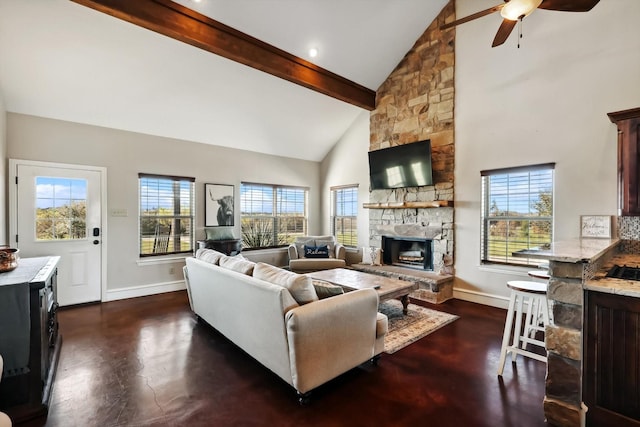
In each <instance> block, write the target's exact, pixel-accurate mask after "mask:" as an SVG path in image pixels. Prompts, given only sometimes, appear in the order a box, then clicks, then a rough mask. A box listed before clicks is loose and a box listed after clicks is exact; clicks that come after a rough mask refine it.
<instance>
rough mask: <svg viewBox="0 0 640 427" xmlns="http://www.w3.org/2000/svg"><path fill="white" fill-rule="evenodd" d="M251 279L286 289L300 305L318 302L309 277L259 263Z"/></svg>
mask: <svg viewBox="0 0 640 427" xmlns="http://www.w3.org/2000/svg"><path fill="white" fill-rule="evenodd" d="M253 277H255V278H256V279H260V280H264V281H265V282H269V283H273V284H274V285H279V286H282V287H283V288H287V289H288V290H289V293H290V294H291V296H292V297H293V299H295V300H296V302H297V303H298V304H300V305H302V304H307V303H309V302H312V301H317V300H318V295H317V294H316V291H315V289H314V287H313V283H312V282H311V277H308V276H305V275H303V274H296V273H292V272H290V271H287V270H283V269H281V268H278V267H274V266H273V265H269V264H265V263H263V262H259V263H257V264H256V266H255V268H254V269H253Z"/></svg>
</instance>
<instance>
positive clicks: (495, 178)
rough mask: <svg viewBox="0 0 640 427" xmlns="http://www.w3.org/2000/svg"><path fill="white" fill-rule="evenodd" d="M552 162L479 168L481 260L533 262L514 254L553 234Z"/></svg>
mask: <svg viewBox="0 0 640 427" xmlns="http://www.w3.org/2000/svg"><path fill="white" fill-rule="evenodd" d="M554 167H555V164H554V163H548V164H542V165H533V166H524V167H515V168H507V169H495V170H488V171H482V172H481V173H480V174H481V176H482V233H481V248H482V254H481V260H482V262H483V263H502V264H514V265H535V264H536V263H538V261H537V260H535V259H529V258H527V257H520V256H514V255H513V254H514V253H515V252H517V251H521V250H523V249H532V248H537V247H544V246H545V245H548V244H550V243H551V242H552V238H553V175H554Z"/></svg>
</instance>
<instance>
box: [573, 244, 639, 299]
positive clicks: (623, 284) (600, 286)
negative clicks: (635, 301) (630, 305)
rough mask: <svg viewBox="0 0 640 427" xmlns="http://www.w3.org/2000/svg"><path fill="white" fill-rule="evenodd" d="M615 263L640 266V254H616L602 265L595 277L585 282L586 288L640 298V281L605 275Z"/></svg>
mask: <svg viewBox="0 0 640 427" xmlns="http://www.w3.org/2000/svg"><path fill="white" fill-rule="evenodd" d="M614 265H626V266H629V267H640V255H638V254H618V255H616V256H614V257H613V258H611V259H610V260H609V261H608V262H607V263H605V264H604V265H603V266H602V268H601V269H600V270H599V271H598V272H597V273H596V274H595V275H594V276H593V279H591V280H587V281H586V282H585V283H584V289H587V290H589V291H596V292H605V293H608V294H616V295H625V296H630V297H635V298H640V282H639V281H635V280H625V279H616V278H613V277H605V276H606V274H607V272H608V271H609V269H610V268H611V267H613V266H614Z"/></svg>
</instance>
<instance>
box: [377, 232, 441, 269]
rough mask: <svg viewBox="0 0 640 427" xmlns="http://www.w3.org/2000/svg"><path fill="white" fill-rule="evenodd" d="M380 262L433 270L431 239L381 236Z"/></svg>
mask: <svg viewBox="0 0 640 427" xmlns="http://www.w3.org/2000/svg"><path fill="white" fill-rule="evenodd" d="M382 262H383V263H384V264H386V265H396V266H399V267H406V268H415V269H417V270H427V271H432V270H433V240H431V239H424V238H414V237H397V236H382Z"/></svg>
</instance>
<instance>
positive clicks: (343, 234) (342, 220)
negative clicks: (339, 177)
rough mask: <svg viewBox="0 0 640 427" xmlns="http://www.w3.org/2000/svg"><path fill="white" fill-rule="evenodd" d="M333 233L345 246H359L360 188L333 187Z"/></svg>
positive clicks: (348, 186)
mask: <svg viewBox="0 0 640 427" xmlns="http://www.w3.org/2000/svg"><path fill="white" fill-rule="evenodd" d="M331 233H332V234H333V235H334V236H336V240H337V241H338V242H340V243H342V244H343V245H344V246H350V247H356V246H358V186H357V185H346V186H340V187H331Z"/></svg>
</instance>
